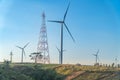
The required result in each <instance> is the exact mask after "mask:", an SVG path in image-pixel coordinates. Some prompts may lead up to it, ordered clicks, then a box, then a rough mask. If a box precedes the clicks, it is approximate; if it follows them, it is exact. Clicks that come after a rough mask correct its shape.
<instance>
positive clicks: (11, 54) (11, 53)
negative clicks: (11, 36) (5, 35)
mask: <svg viewBox="0 0 120 80" xmlns="http://www.w3.org/2000/svg"><path fill="white" fill-rule="evenodd" d="M12 56H13V52H12V51H11V52H10V62H11V63H12Z"/></svg>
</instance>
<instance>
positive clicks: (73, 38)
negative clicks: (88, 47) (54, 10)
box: [64, 23, 75, 43]
mask: <svg viewBox="0 0 120 80" xmlns="http://www.w3.org/2000/svg"><path fill="white" fill-rule="evenodd" d="M64 25H65V27H66V29H67V31H68V33H69V35H70V36H71V38H72V40H73V42H74V43H75V39H74V38H73V36H72V34H71V32H70V30H69V29H68V27H67V25H66V24H65V23H64Z"/></svg>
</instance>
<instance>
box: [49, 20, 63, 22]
mask: <svg viewBox="0 0 120 80" xmlns="http://www.w3.org/2000/svg"><path fill="white" fill-rule="evenodd" d="M48 22H55V23H63V21H55V20H48Z"/></svg>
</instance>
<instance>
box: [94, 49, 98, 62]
mask: <svg viewBox="0 0 120 80" xmlns="http://www.w3.org/2000/svg"><path fill="white" fill-rule="evenodd" d="M98 53H99V49H98V51H97V53H96V54H93V56H95V64H97V63H98V59H99V57H98Z"/></svg>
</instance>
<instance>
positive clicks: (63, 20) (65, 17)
mask: <svg viewBox="0 0 120 80" xmlns="http://www.w3.org/2000/svg"><path fill="white" fill-rule="evenodd" d="M69 6H70V2H69V4H68V7H67V9H66V11H65V14H64V18H63V21H65V19H66V15H67V13H68V9H69Z"/></svg>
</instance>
